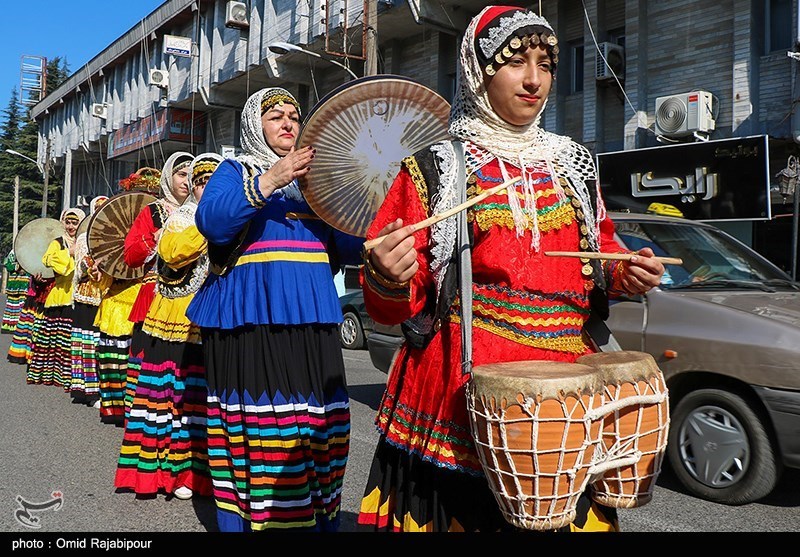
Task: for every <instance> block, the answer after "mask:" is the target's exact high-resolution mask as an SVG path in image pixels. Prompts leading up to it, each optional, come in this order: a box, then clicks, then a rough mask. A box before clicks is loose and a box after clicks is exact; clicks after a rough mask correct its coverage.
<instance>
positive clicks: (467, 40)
mask: <svg viewBox="0 0 800 557" xmlns="http://www.w3.org/2000/svg"><path fill="white" fill-rule="evenodd" d="M493 7H494V6H487V7H486V8H484V9H483V10H482V11H481V12H480V13H479V14H478V15H476V16H475V17H474V18H473V19H472V21H471V22H470V24H469V26H468V27H467V30H466V33H465V34H464V38H463V40H462V42H461V54H460V57H459V60H458V72H457V81H456V93H455V98H454V100H453V104H452V106H451V110H450V126H449V131H450V135H451V136H453V137H454V138H456V139H460V140H461V141H462V142H464V149H465V151H468V155H467V164H468V167H467V174H470V173H471V172H474V171H475V170H476V169H478V168H480V167H482V166H483V165H485V164H487V163H488V162H490V161H491V160H493V159H495V158H496V159H498V161H499V163H500V168H501V170H502V171H503V172H504V178H505V179H506V180H507V179H508V178H509V176H508V175H507V174H506V171H505V164H511V165H513V166H515V167H517V168H520V169H521V172H522V178H523V183H522V185H519V184H518V185H517V186H516V187H514V188H509V190H508V202H509V206H510V207H511V212H512V214H513V216H514V223H515V225H516V231H517V235H518V236H522V235H523V234H524V233H525V231H526V229H528V228H530V229H531V235H532V238H531V244H532V247H533V249H534V250H538V249H539V241H540V233H539V227H538V219H537V214H536V197H535V193H534V184H533V178H532V176H533V174H534V173H545V174H549V175H550V176H551V177H552V178H553V187H554V188H555V189H556V192H557V194H558V195H559V197H561V198H562V199H564V198H565V197H566V194H565V193H564V191H563V189H562V188H561V185H560V181H559V178H567V179H568V180H569V182H571V185H572V189H573V190H574V192H575V195H576V197H577V198H578V199H579V200H580V202H581V208H582V210H583V213H584V215H585V217H586V219H585V222H586V225H587V228H588V229H589V231H588V235H587V239H588V240H589V244H590V246H591V248H592V249H594V250H597V249H598V242H599V236H600V230H599V221H600V220H601V219H602V218H604V215H605V208H604V207H603V205H602V202H601V200H600V197H599V183H597V173H596V171H595V166H594V158H593V157H592V155H591V153H589V151H588V149H586V148H585V147H584V146H582V145H579V144H577V143H575V142H574V141H572V140H571V139H570V138H569V137H566V136H559V135H556V134H553V133H550V132H546V131H545V130H543V129H542V128H541V127H540V126H539V122H540V120H541V115H542V113H541V112H540V113H539V115H538V116H537V117H536V119H535V121H534V122H533V123H531V124H529V125H526V126H515V125H513V124H510V123H508V122H506V121H505V120H503V119H502V118H500V116H498V114H497V113H496V112H495V111H494V109H493V108H492V105H491V104H490V103H489V97H488V93H487V90H486V87H485V84H484V76H483V71H482V69H481V66H480V63H479V61H478V58H477V56H476V52H475V35H476V28H477V26H478V23H479V21H480V20H481V18H482V17H483V15H484V13H485V12H487V11H488V10H490V9H492V8H493ZM515 19H517V18H511V17H509V18H507V19H506V20H505V21H501V22H500V27H501V28H502V32H503V33H510V32H513V30H514V25H515V21H514V20H515ZM539 19H540V20H541V22H542V23H541V25H543V26H544V27H546V28H547V29H549V30H550V31H552V27H550V25H549V23H547V22H546V21H545V20H544V19H543V18H538V16H537V21H538V20H539ZM553 34H555V33H553ZM546 103H547V100H546V99H545V103H544V105H543V107H542V112H543V111H544V106H545V105H546ZM432 150H433V151H434V152H435V153H436V154H437V155H438V156H439V157H440V159H442V160H443V164H442V166H441V168H442V183H441V185H440V188H439V196H438V198H436V199H434V200H432V203H431V211H432V213H433V214H438V213H442V212H444V211H446V210H448V209H450V208H452V207H454V206H455V205H456V203H457V200H458V198H459V196H458V187H460V185H459V184H456V178H455V176H456V164H455V158H454V153H453V150H452V147H451V146H450V143H449V142H445V143H441V144H437V145H435V146H433V147H432ZM586 181H594V183H595V188H596V191H597V200H598V208H597V215H595V212H594V210H592V207H591V200H590V195H589V191H588V189H587V186H586ZM517 188H521V189H522V192H523V196H524V204H522V205H521V204H520V201H519V199H518V197H517V195H516V189H517ZM431 236H432V247H431V253H432V255H433V261H432V263H431V271H432V272H433V273H434V275H435V277H436V279H437V284H438V285H439V286H441V281H442V280H443V278H444V270H445V268H446V266H447V262H448V261H449V260H450V256H451V254H452V252H453V249H454V246H455V238H456V219H455V217H450V218H448V219H445V220H443V221H441V222H439V223H437V224H435V225H433V226H432V227H431Z"/></svg>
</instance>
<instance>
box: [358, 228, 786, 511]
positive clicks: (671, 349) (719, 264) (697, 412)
mask: <svg viewBox="0 0 800 557" xmlns="http://www.w3.org/2000/svg"><path fill="white" fill-rule="evenodd" d="M610 216H611V218H612V219H613V220H614V222H615V223H616V230H617V236H618V240H619V241H620V243H621V244H623V245H625V246H627V247H628V248H630V249H633V250H635V249H639V248H642V247H645V246H648V247H652V248H653V250H654V251H655V253H656V254H657V255H668V256H671V257H679V258H681V259H682V260H683V264H682V265H668V266H667V272H666V273H665V274H664V278H663V280H662V283H661V285H660V287H657V288H654V289H652V290H651V291H650V292H648V293H647V294H646V295H645V296H637V297H632V298H625V299H621V300H617V301H615V302H614V303H612V306H611V315H610V317H609V319H608V322H607V324H608V326H609V328H610V329H611V331H612V332H613V333H614V336H615V337H616V339H617V341H618V342H619V344H620V346H621V347H622V349H624V350H638V351H642V352H648V353H650V354H651V355H652V356H653V357H654V358H655V359H656V361H657V362H658V364H659V367H660V368H661V370H662V371H663V373H664V376H665V378H666V380H667V386H668V388H669V398H670V407H671V424H670V435H669V441H668V443H667V455H668V461H669V464H670V466H671V468H672V470H673V471H674V473H675V475H676V477H677V478H678V479H679V480H680V482H681V483H682V484H683V486H684V487H685V488H686V489H687V490H688V491H689V492H690V493H692V494H694V495H696V496H698V497H700V498H702V499H706V500H709V501H714V502H717V503H723V504H728V505H742V504H746V503H750V502H753V501H756V500H758V499H761V498H762V497H765V496H766V495H768V494H769V493H770V492H771V491H772V490H773V489H774V488H775V486H776V484H777V483H778V481H779V479H780V477H781V474H782V472H783V469H784V467H789V468H800V284H798V283H797V282H794V281H792V280H791V277H790V276H788V275H787V274H786V273H784V272H783V271H781V270H780V269H779V268H778V267H776V266H775V265H773V264H772V263H770V262H769V261H768V260H767V259H765V258H764V257H762V256H760V255H759V254H758V253H756V252H755V251H753V250H752V249H751V248H749V247H748V246H746V245H745V244H743V243H741V242H739V241H738V240H736V239H735V238H733V237H732V236H730V235H728V234H726V233H725V232H722V231H721V230H720V229H718V228H716V227H714V226H712V225H709V224H703V223H698V222H696V221H689V220H686V219H679V218H670V217H664V216H658V215H650V214H626V213H611V214H610ZM401 342H402V337H401V336H399V327H397V326H394V327H386V326H380V325H377V324H376V330H375V332H373V333H372V335H371V336H370V338H369V339H368V348H369V351H370V356H371V358H372V361H373V364H375V366H376V367H378V368H379V369H384V370H388V368H389V362H390V360H391V357H392V354H393V352H394V350H395V349H396V347H397V346H399V344H400V343H401Z"/></svg>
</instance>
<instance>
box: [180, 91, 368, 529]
mask: <svg viewBox="0 0 800 557" xmlns="http://www.w3.org/2000/svg"><path fill="white" fill-rule="evenodd" d="M299 131H300V107H299V105H298V102H297V100H296V99H295V98H294V97H293V96H292V95H291V94H290V93H289V92H288V91H286V90H285V89H281V88H269V89H262V90H260V91H258V92H256V93H255V94H253V95H251V96H250V98H249V99H248V100H247V102H246V103H245V106H244V109H243V112H242V132H241V143H242V148H243V150H244V155H242V156H240V157H237V158H236V159H227V160H225V161H223V162H222V163H221V164H220V165H219V167H218V168H217V170H216V171H215V172H214V174H213V176H212V177H211V179H210V180H209V182H208V184H207V186H206V189H205V192H204V194H203V197H202V199H201V201H200V203H199V205H198V208H197V213H196V222H197V227H198V229H199V230H200V232H201V233H202V234H203V235H204V236H205V237H206V238H207V239H208V242H209V258H210V260H211V261H210V262H211V265H210V267H211V270H212V274H210V275H209V278H208V279H207V280H206V282H205V283H204V284H203V286H202V287H201V288H200V290H199V291H198V292H197V294H196V295H195V298H194V299H193V300H192V302H191V304H190V305H189V307H188V309H187V312H186V314H187V317H188V318H189V319H190V320H191V321H192V322H194V323H196V324H197V325H199V326H200V327H201V335H202V344H203V351H204V358H205V365H206V377H207V380H208V453H209V467H210V469H211V477H212V480H213V491H214V498H215V501H216V505H217V519H218V526H219V528H220V530H222V531H258V530H267V529H298V528H303V529H309V530H321V531H331V530H336V529H337V528H338V525H339V518H340V516H339V515H340V507H341V493H342V481H343V478H344V471H345V465H346V463H347V456H348V450H349V441H350V403H349V397H348V393H347V383H346V381H345V370H344V363H343V360H342V351H341V345H340V344H339V338H338V335H337V326H338V323H340V322H341V320H342V312H341V308H340V305H339V300H338V296H337V293H336V288H335V286H334V282H333V276H334V273H335V272H337V271H338V265H341V264H353V265H357V264H359V263H360V250H361V246H362V244H363V239H362V238H354V237H352V236H348V235H346V234H342V233H341V232H338V231H336V230H335V229H333V228H332V227H330V226H329V225H327V224H326V223H325V222H323V221H322V220H320V219H319V218H318V217H317V216H316V215H314V214H313V211H312V210H311V208H310V207H309V205H308V204H307V203H306V201H305V199H304V198H303V195H302V193H301V191H300V188H299V186H298V183H297V179H298V178H300V177H302V176H304V175H305V174H306V173H308V171H309V168H310V165H311V164H312V161H313V158H314V149H313V148H312V147H304V148H302V149H297V150H296V149H295V148H294V145H295V142H296V140H297V136H298V134H299Z"/></svg>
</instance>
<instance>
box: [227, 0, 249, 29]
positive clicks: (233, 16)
mask: <svg viewBox="0 0 800 557" xmlns="http://www.w3.org/2000/svg"><path fill="white" fill-rule="evenodd" d="M225 27H236V28H237V29H247V28H248V27H250V21H249V20H248V18H247V4H245V3H244V2H236V1H235V0H228V4H227V5H226V6H225Z"/></svg>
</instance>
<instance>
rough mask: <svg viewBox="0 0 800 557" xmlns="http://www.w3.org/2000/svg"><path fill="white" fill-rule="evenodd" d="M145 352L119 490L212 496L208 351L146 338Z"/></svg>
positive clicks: (122, 453) (124, 447)
mask: <svg viewBox="0 0 800 557" xmlns="http://www.w3.org/2000/svg"><path fill="white" fill-rule="evenodd" d="M140 342H141V345H140V348H141V349H142V351H143V353H144V354H146V355H147V357H146V358H143V359H142V360H141V362H140V363H141V367H140V370H139V375H138V381H137V382H136V387H135V391H134V394H133V400H132V404H131V407H130V411H129V412H128V414H127V417H126V420H125V435H124V437H123V439H122V448H121V449H120V455H119V460H118V463H117V473H116V477H115V480H114V486H115V487H116V488H118V489H125V490H128V489H129V490H133V491H134V492H135V493H137V494H142V495H144V494H155V493H159V492H162V493H166V494H171V493H172V492H173V491H175V489H177V488H179V487H182V486H185V487H188V488H189V489H191V490H192V491H193V492H194V493H195V495H211V474H210V472H209V469H208V444H207V436H206V397H207V395H208V391H207V389H206V379H205V370H204V368H203V349H202V347H201V346H200V345H199V344H191V343H184V342H168V341H165V340H162V339H158V338H154V337H151V336H149V335H147V334H144V338H142V339H140Z"/></svg>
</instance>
